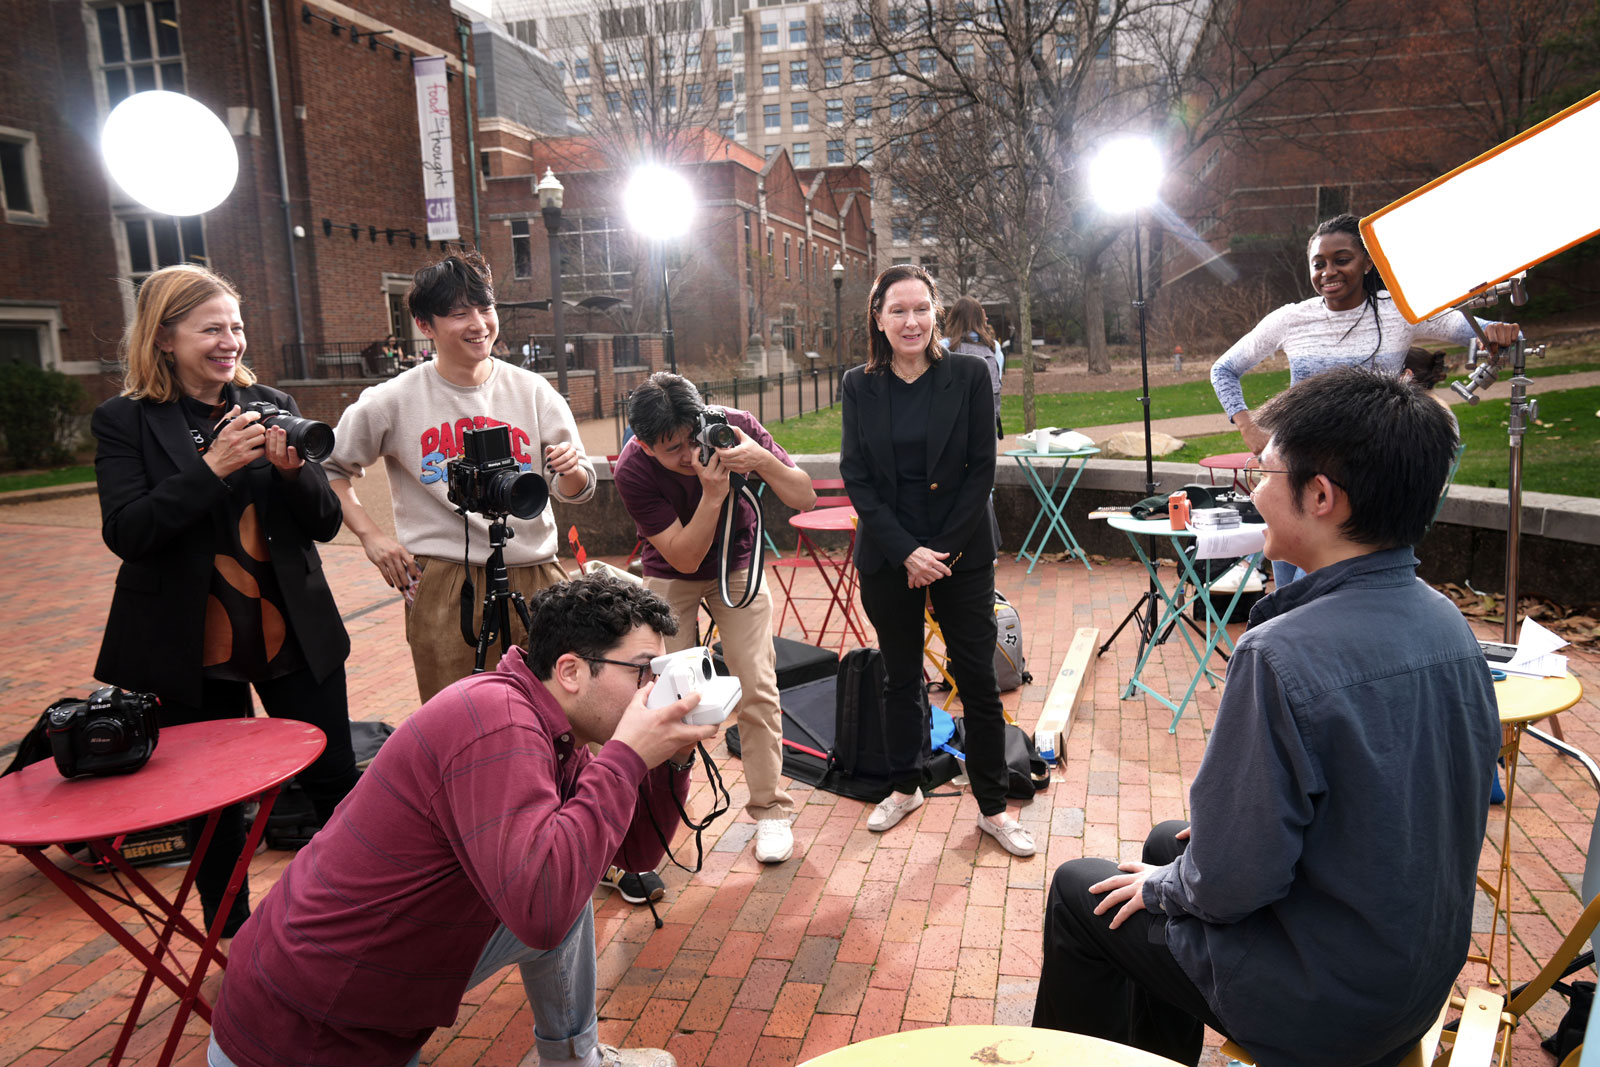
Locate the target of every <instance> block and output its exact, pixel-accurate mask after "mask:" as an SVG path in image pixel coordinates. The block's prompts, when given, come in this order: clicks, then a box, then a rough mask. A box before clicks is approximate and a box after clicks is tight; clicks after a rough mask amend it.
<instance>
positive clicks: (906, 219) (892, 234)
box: [889, 215, 911, 244]
mask: <svg viewBox="0 0 1600 1067" xmlns="http://www.w3.org/2000/svg"><path fill="white" fill-rule="evenodd" d="M889 239H890V240H892V241H894V242H895V243H896V244H904V243H905V242H906V241H909V240H911V216H910V215H896V216H895V217H894V218H892V219H890V220H889Z"/></svg>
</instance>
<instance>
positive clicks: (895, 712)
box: [839, 264, 1034, 856]
mask: <svg viewBox="0 0 1600 1067" xmlns="http://www.w3.org/2000/svg"><path fill="white" fill-rule="evenodd" d="M938 316H939V298H938V292H937V290H936V289H935V288H934V281H933V278H932V277H931V276H930V275H929V274H928V272H927V271H925V270H924V269H923V268H921V267H918V266H913V265H910V264H899V265H896V266H893V267H890V268H889V269H888V270H886V271H884V272H883V273H882V274H880V275H878V280H877V281H875V282H874V283H873V285H872V292H871V294H870V295H869V296H868V298H867V330H868V337H869V338H870V340H871V345H872V347H871V350H870V355H869V356H868V359H867V364H866V366H864V367H856V368H854V369H852V370H851V371H849V372H848V373H847V374H845V376H844V383H843V400H844V404H843V407H844V414H843V419H844V431H843V439H842V441H841V444H840V450H839V471H840V473H841V474H842V475H843V476H844V484H845V491H846V492H847V493H848V494H849V495H850V503H851V504H853V505H854V506H855V509H856V513H857V514H858V515H859V516H860V525H859V526H858V527H857V529H856V545H855V562H856V569H857V571H858V572H859V574H860V578H861V585H860V588H861V606H862V607H863V608H864V609H865V610H866V612H867V618H869V619H871V620H872V625H873V628H874V629H875V630H876V631H877V633H878V644H879V646H880V647H881V649H882V651H883V665H884V675H885V677H884V686H883V717H884V732H885V734H886V743H887V748H888V750H889V751H888V756H889V760H890V771H891V774H892V777H893V781H892V783H891V785H892V789H893V791H892V792H891V793H890V794H889V796H887V797H885V798H884V799H883V801H882V802H881V803H880V804H879V805H878V806H877V807H876V808H875V809H873V811H872V814H871V815H870V816H868V818H867V829H868V830H871V831H873V832H874V833H882V832H883V831H885V830H888V829H889V828H890V827H892V826H894V825H895V824H897V823H898V822H900V820H901V819H903V818H905V816H907V815H909V814H910V813H911V812H913V811H915V810H916V809H917V808H919V807H921V806H922V801H923V796H922V788H921V785H922V771H923V766H924V764H925V763H926V761H927V759H928V756H929V736H928V719H929V709H928V700H927V693H926V691H925V690H924V688H923V685H922V641H923V606H924V605H925V604H927V603H931V604H932V605H933V611H934V614H935V615H936V616H937V618H938V620H939V627H940V629H941V630H942V631H943V632H944V641H945V647H946V648H948V649H949V650H950V669H951V673H952V674H954V675H955V680H956V685H957V686H958V688H959V689H960V691H961V708H962V715H963V717H964V718H965V721H966V728H967V749H966V751H967V775H968V777H969V778H970V780H971V782H972V795H973V796H974V797H975V798H976V799H977V801H978V829H979V830H981V831H982V832H983V833H986V834H988V835H989V836H990V837H993V838H994V839H995V840H996V841H997V842H999V844H1000V847H1001V848H1004V849H1005V850H1006V851H1007V852H1010V853H1011V854H1012V855H1015V856H1031V855H1033V852H1034V843H1033V838H1032V836H1031V835H1030V834H1029V833H1028V831H1027V830H1026V829H1025V828H1024V827H1023V825H1022V824H1021V823H1020V822H1019V821H1018V820H1017V819H1016V817H1015V816H1013V815H1011V814H1010V813H1009V811H1008V810H1007V806H1006V786H1007V770H1006V756H1005V717H1004V712H1003V711H1002V710H1001V707H1000V687H999V683H998V681H997V680H996V678H995V672H994V645H995V637H996V630H995V619H994V558H995V549H996V540H995V525H994V520H993V512H992V511H991V510H990V507H989V494H990V492H991V491H992V490H993V489H994V464H995V436H994V432H993V420H992V419H991V417H990V414H991V410H992V409H991V406H990V382H989V373H988V371H987V370H986V369H985V368H984V365H983V362H982V361H981V360H980V359H978V358H977V357H975V356H970V355H967V354H965V353H962V352H946V351H945V350H944V349H943V348H941V347H940V345H939V328H938V325H937V323H938Z"/></svg>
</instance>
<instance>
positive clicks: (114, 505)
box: [91, 385, 350, 706]
mask: <svg viewBox="0 0 1600 1067" xmlns="http://www.w3.org/2000/svg"><path fill="white" fill-rule="evenodd" d="M235 393H236V395H237V400H238V402H239V403H241V404H245V403H249V402H250V401H252V400H267V401H271V402H272V403H274V404H276V405H278V406H279V407H280V408H283V409H284V410H286V411H290V412H293V413H294V414H296V415H298V414H299V413H300V410H299V408H298V407H296V406H295V402H294V400H293V399H292V398H291V397H290V396H289V394H287V393H283V392H279V391H278V390H276V389H271V388H268V387H267V386H263V385H254V386H250V387H249V388H245V389H237V390H235ZM91 425H92V427H93V430H94V436H95V441H96V443H97V448H96V451H95V459H94V466H95V479H96V481H97V482H98V484H99V492H100V519H101V527H100V533H101V536H102V537H104V538H105V542H106V545H107V546H108V547H109V548H110V549H111V551H113V552H115V553H116V554H117V555H118V556H120V557H121V558H122V561H123V562H122V567H121V568H120V569H119V570H118V572H117V587H116V591H115V593H114V594H113V595H112V598H111V615H110V617H109V618H108V619H107V620H106V631H105V637H104V638H103V639H102V642H101V645H100V658H99V660H98V661H97V662H96V663H95V668H94V676H95V677H96V678H98V679H99V680H100V681H102V682H106V683H109V684H111V685H118V686H122V687H123V688H125V689H134V690H140V691H147V692H153V693H156V694H157V695H159V696H162V697H164V698H166V699H168V700H174V701H180V702H182V703H185V704H189V705H191V706H198V705H199V704H200V686H201V658H202V656H203V641H204V637H205V618H206V599H207V597H208V596H209V594H210V587H211V572H212V569H213V567H214V562H213V561H214V558H215V556H216V553H217V545H216V535H215V526H216V524H215V521H214V518H213V512H214V509H215V508H216V507H217V506H219V505H220V504H221V502H222V499H223V498H224V497H225V496H226V495H227V494H228V492H229V491H230V490H229V489H228V487H227V485H226V484H225V483H224V482H223V481H222V479H220V478H218V477H217V476H216V475H215V474H213V473H212V472H211V468H210V467H208V466H206V464H205V461H204V460H202V459H201V458H200V455H199V452H198V451H197V449H196V447H195V442H194V438H193V437H192V436H190V433H189V424H188V422H187V421H186V420H185V419H184V416H183V411H182V409H181V408H180V407H179V406H178V404H177V403H175V402H174V403H167V404H158V403H153V402H151V401H149V400H132V399H129V398H128V397H125V396H117V397H112V398H111V399H110V400H107V401H106V402H105V403H103V404H101V405H100V406H99V407H98V408H96V409H95V412H94V418H93V420H92V423H91ZM245 469H246V471H247V473H248V475H249V477H250V478H251V479H252V482H253V484H254V485H255V487H256V489H257V491H258V492H259V491H260V490H261V489H265V490H266V492H265V494H264V499H265V500H266V501H267V505H266V506H265V507H264V508H263V509H262V510H263V514H262V515H261V523H262V526H263V529H264V532H265V534H266V537H267V546H268V551H269V552H270V553H271V556H272V566H273V569H274V571H276V573H277V577H278V583H279V585H280V586H281V587H282V589H283V598H284V606H285V614H286V617H287V623H288V628H289V633H290V634H291V635H293V637H294V638H295V640H297V641H298V642H299V646H300V650H301V652H302V653H304V655H305V659H306V663H307V665H308V666H309V667H310V668H311V671H312V673H313V675H314V676H315V677H316V679H317V680H318V681H321V680H322V679H324V678H326V677H327V676H328V675H329V674H330V673H331V672H332V671H333V670H334V669H335V668H336V667H338V666H339V664H341V663H343V662H344V660H345V657H346V656H348V655H349V654H350V638H349V635H348V634H347V633H346V632H345V628H344V623H343V622H342V621H341V620H340V618H339V609H338V608H337V607H336V606H335V605H334V602H333V593H332V592H331V591H330V590H329V589H328V582H327V579H326V578H325V577H323V574H322V559H321V557H320V556H318V554H317V548H316V544H315V541H328V540H331V539H332V538H333V536H334V534H336V533H338V532H339V521H340V517H341V510H340V507H339V498H338V497H336V496H334V495H333V490H331V489H329V488H328V478H327V475H325V474H324V473H323V472H322V467H321V466H320V465H318V464H316V463H309V462H308V463H307V464H306V465H305V466H304V467H303V468H301V471H300V476H299V477H298V478H296V479H294V480H289V479H285V478H283V477H281V476H279V474H278V473H277V471H276V470H275V469H274V468H272V467H271V466H270V465H263V467H247V468H245Z"/></svg>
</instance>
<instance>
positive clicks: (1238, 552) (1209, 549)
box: [1194, 522, 1267, 559]
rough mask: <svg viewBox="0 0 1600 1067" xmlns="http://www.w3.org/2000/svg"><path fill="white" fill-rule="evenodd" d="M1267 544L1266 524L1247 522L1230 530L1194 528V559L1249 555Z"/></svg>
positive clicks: (1229, 557)
mask: <svg viewBox="0 0 1600 1067" xmlns="http://www.w3.org/2000/svg"><path fill="white" fill-rule="evenodd" d="M1266 545H1267V524H1266V523H1264V522H1247V523H1243V524H1242V525H1239V526H1235V527H1234V528H1233V529H1231V530H1202V529H1201V528H1199V527H1198V526H1196V527H1195V528H1194V558H1195V559H1231V558H1233V557H1235V556H1251V555H1254V554H1255V553H1257V552H1260V551H1261V550H1262V549H1263V548H1265V547H1266Z"/></svg>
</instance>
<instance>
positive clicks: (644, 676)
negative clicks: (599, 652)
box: [584, 656, 655, 689]
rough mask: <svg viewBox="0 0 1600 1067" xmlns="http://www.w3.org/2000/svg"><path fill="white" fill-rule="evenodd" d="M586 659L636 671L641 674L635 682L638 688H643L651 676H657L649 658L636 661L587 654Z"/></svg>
mask: <svg viewBox="0 0 1600 1067" xmlns="http://www.w3.org/2000/svg"><path fill="white" fill-rule="evenodd" d="M584 659H585V660H586V661H587V662H589V663H609V664H611V665H612V666H613V667H627V668H628V669H629V670H631V671H636V672H637V673H638V675H639V678H638V681H637V682H635V683H634V686H635V688H637V689H643V688H644V686H645V683H646V682H648V681H649V680H650V679H651V678H653V677H655V675H654V674H653V673H651V671H650V661H649V660H646V661H645V662H643V663H635V662H633V661H632V660H628V659H605V658H604V657H602V656H585V657H584Z"/></svg>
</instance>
